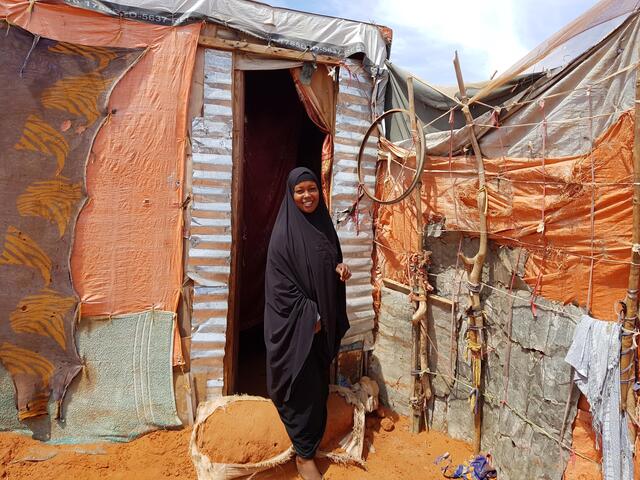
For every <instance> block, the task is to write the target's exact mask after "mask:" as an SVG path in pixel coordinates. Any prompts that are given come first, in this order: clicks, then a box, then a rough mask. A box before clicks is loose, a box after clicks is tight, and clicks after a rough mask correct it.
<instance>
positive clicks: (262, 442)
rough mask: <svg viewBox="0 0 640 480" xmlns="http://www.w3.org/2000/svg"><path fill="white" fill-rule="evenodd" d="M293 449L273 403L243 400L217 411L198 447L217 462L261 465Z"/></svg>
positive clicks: (199, 435)
mask: <svg viewBox="0 0 640 480" xmlns="http://www.w3.org/2000/svg"><path fill="white" fill-rule="evenodd" d="M290 446H291V442H290V441H289V437H288V435H287V431H286V430H285V428H284V425H283V424H282V422H281V421H280V417H279V416H278V411H277V410H276V407H275V406H274V405H273V403H271V402H264V401H256V400H241V401H237V402H234V403H231V404H229V405H228V406H227V407H226V408H224V409H222V408H220V409H218V410H216V411H215V412H213V414H211V416H209V418H207V420H206V421H205V422H204V425H203V427H202V430H201V431H200V432H198V448H199V449H200V451H201V452H202V453H203V454H205V455H207V456H208V457H209V459H210V460H211V461H212V462H215V463H258V462H262V461H264V460H268V459H270V458H273V457H275V456H276V455H279V454H281V453H282V452H284V451H285V450H286V449H287V448H289V447H290Z"/></svg>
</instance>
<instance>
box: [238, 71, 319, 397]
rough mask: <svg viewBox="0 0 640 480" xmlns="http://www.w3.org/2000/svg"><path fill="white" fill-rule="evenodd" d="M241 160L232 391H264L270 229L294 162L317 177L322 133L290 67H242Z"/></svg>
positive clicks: (262, 393)
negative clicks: (297, 88) (265, 299)
mask: <svg viewBox="0 0 640 480" xmlns="http://www.w3.org/2000/svg"><path fill="white" fill-rule="evenodd" d="M244 105H245V107H244V112H245V115H244V134H243V138H244V159H243V161H244V163H243V168H242V179H241V181H242V185H243V188H242V201H241V205H242V208H241V211H240V212H238V214H239V217H240V218H239V224H240V225H241V230H240V232H241V234H240V239H239V240H240V241H241V242H242V244H241V245H240V246H239V247H240V252H241V254H240V259H239V262H238V263H237V271H236V272H232V274H234V273H235V275H237V283H236V292H235V295H236V297H235V298H236V304H237V305H238V307H237V309H236V312H237V313H236V316H235V318H234V319H233V321H234V322H235V324H234V327H235V328H234V329H233V330H234V331H235V332H237V333H236V335H238V350H237V352H238V359H237V362H236V363H235V365H237V367H238V368H237V376H236V382H235V385H236V392H235V393H247V394H253V395H261V396H267V389H266V368H265V355H266V351H265V345H264V340H263V333H262V332H263V313H264V278H265V265H266V259H267V249H268V246H269V238H270V236H271V230H272V229H273V225H274V223H275V220H276V217H277V215H278V210H279V208H280V204H281V202H282V198H283V195H284V192H285V183H286V179H287V175H288V174H289V172H290V171H291V169H293V168H294V167H296V166H305V167H308V168H310V169H311V170H312V171H313V172H314V173H315V174H316V175H317V176H318V178H320V169H321V154H322V144H323V141H324V134H323V133H322V132H321V131H320V130H319V129H318V128H317V127H316V126H315V125H314V123H313V122H312V121H311V120H310V119H309V117H308V115H307V113H306V111H305V109H304V106H303V105H302V103H301V101H300V99H299V98H298V93H297V91H296V88H295V85H294V83H293V80H292V78H291V73H290V72H289V70H269V71H263V70H258V71H245V72H244Z"/></svg>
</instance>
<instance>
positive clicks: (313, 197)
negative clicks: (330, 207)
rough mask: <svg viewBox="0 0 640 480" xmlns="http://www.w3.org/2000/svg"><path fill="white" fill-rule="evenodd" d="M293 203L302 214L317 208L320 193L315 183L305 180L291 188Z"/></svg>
mask: <svg viewBox="0 0 640 480" xmlns="http://www.w3.org/2000/svg"><path fill="white" fill-rule="evenodd" d="M293 201H294V202H296V206H297V207H298V208H299V209H300V210H302V211H303V212H304V213H312V212H314V211H315V209H316V208H318V202H319V201H320V192H319V191H318V186H317V185H316V182H314V181H312V180H305V181H303V182H300V183H298V184H297V185H296V186H295V187H294V188H293Z"/></svg>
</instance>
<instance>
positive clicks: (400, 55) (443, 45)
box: [267, 0, 596, 84]
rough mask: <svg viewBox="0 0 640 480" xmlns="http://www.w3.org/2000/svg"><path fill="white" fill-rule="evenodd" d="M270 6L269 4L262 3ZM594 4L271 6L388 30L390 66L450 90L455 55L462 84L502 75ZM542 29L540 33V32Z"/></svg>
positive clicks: (306, 2) (301, 0) (411, 0)
mask: <svg viewBox="0 0 640 480" xmlns="http://www.w3.org/2000/svg"><path fill="white" fill-rule="evenodd" d="M267 1H269V0H267ZM594 1H596V0H563V2H564V3H563V2H560V3H556V2H557V0H539V1H538V2H531V0H322V1H316V0H273V1H272V3H273V4H279V5H287V6H289V7H292V8H298V9H301V10H307V11H315V12H318V13H323V14H325V15H332V16H336V17H343V18H349V19H352V20H360V21H368V22H373V23H377V24H380V25H385V26H388V27H390V28H391V29H393V31H394V38H393V46H392V49H391V50H392V51H391V60H392V61H393V62H394V63H396V64H398V65H399V66H401V67H403V68H405V69H407V70H409V71H411V72H413V73H414V74H416V75H418V76H420V77H422V78H424V79H425V80H427V81H430V82H432V83H436V84H454V83H455V74H454V72H453V64H452V62H451V60H452V58H453V53H454V51H455V50H458V53H459V55H460V59H461V63H462V69H463V72H464V76H465V80H466V81H480V80H486V79H488V78H489V77H490V76H491V75H492V74H493V73H494V72H495V71H496V70H497V71H498V73H501V72H503V71H504V70H506V69H507V68H509V67H510V66H511V65H513V64H514V63H515V62H517V61H518V60H519V59H520V58H522V57H523V56H524V55H526V54H527V52H528V51H529V50H531V49H532V48H533V47H535V46H536V45H537V43H539V42H541V41H542V40H544V39H545V38H546V37H547V36H548V35H550V34H551V33H553V31H555V30H556V29H558V28H560V27H562V26H563V25H564V24H566V23H568V22H569V21H571V20H572V19H573V18H575V17H576V16H578V15H579V14H580V13H582V11H584V10H586V9H587V8H588V7H589V6H591V4H593V2H594ZM543 27H544V28H543Z"/></svg>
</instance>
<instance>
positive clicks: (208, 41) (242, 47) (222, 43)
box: [198, 35, 342, 65]
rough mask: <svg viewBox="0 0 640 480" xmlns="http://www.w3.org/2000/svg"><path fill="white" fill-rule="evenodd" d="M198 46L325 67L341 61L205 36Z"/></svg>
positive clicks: (201, 36) (335, 58) (323, 56)
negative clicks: (312, 63) (323, 65)
mask: <svg viewBox="0 0 640 480" xmlns="http://www.w3.org/2000/svg"><path fill="white" fill-rule="evenodd" d="M198 45H200V46H201V47H207V48H215V49H217V50H226V51H240V52H244V53H253V54H256V55H262V56H264V57H271V58H281V59H284V60H293V61H299V62H314V61H315V62H317V63H324V64H327V65H339V64H340V63H342V59H340V58H338V57H331V56H328V55H313V54H312V53H311V52H300V51H298V50H290V49H288V48H282V47H273V46H270V45H260V44H258V43H250V42H246V41H242V40H226V39H223V38H217V37H212V36H207V35H200V39H199V40H198Z"/></svg>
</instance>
